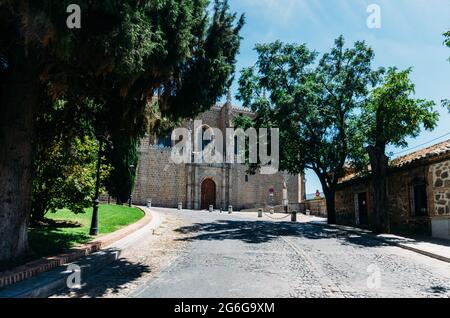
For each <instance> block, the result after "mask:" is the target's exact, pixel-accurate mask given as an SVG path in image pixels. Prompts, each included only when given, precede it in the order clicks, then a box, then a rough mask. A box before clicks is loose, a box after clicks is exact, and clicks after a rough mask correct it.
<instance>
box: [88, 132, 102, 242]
mask: <svg viewBox="0 0 450 318" xmlns="http://www.w3.org/2000/svg"><path fill="white" fill-rule="evenodd" d="M102 148H103V140H102V138H99V144H98V158H97V172H96V180H95V197H94V202H93V203H94V206H93V209H92V221H91V229H90V231H89V234H90V235H98V206H99V203H100V200H99V193H100V166H101V160H102Z"/></svg>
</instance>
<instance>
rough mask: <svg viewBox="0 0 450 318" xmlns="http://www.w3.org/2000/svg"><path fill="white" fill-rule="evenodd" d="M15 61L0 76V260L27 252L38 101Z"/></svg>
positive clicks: (25, 70)
mask: <svg viewBox="0 0 450 318" xmlns="http://www.w3.org/2000/svg"><path fill="white" fill-rule="evenodd" d="M22 58H24V60H22V61H19V60H20V59H22ZM16 59H17V63H14V64H15V65H13V66H12V67H11V69H12V71H9V72H10V73H8V74H3V76H4V78H2V79H1V80H4V82H3V85H2V86H1V87H0V105H1V112H0V113H1V116H0V117H1V119H0V148H1V151H0V261H8V260H10V259H13V258H18V257H21V256H24V255H26V253H27V252H28V216H29V213H30V210H31V190H32V184H31V169H32V166H31V160H32V129H33V120H34V118H33V115H34V113H33V110H34V109H36V108H35V107H36V105H37V102H38V81H37V76H33V74H30V73H31V70H30V68H29V65H27V63H25V62H24V61H25V60H26V57H24V56H23V55H22V54H20V55H19V56H16ZM20 63H22V64H20ZM19 64H20V66H18V65H19Z"/></svg>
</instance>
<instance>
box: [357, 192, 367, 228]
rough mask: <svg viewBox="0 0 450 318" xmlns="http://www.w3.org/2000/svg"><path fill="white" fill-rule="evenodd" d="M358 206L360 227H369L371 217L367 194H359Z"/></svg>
mask: <svg viewBox="0 0 450 318" xmlns="http://www.w3.org/2000/svg"><path fill="white" fill-rule="evenodd" d="M358 205H359V225H362V226H367V225H369V217H368V211H367V193H366V192H364V193H359V194H358Z"/></svg>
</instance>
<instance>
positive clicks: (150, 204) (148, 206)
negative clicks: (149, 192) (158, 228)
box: [147, 199, 152, 208]
mask: <svg viewBox="0 0 450 318" xmlns="http://www.w3.org/2000/svg"><path fill="white" fill-rule="evenodd" d="M151 207H152V199H148V200H147V208H151Z"/></svg>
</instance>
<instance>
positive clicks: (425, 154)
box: [339, 139, 450, 183]
mask: <svg viewBox="0 0 450 318" xmlns="http://www.w3.org/2000/svg"><path fill="white" fill-rule="evenodd" d="M438 156H444V157H446V156H448V158H450V139H449V140H446V141H443V142H440V143H438V144H435V145H432V146H430V147H427V148H423V149H420V150H418V151H415V152H412V153H410V154H407V155H404V156H401V157H398V158H395V159H393V160H391V161H390V162H389V166H390V167H391V168H400V167H405V166H408V165H410V164H413V163H416V162H419V161H427V160H430V159H433V158H436V157H438ZM368 169H369V171H370V170H371V169H370V166H369V167H368ZM358 176H359V174H357V173H355V172H354V171H351V170H349V171H348V173H347V174H345V176H343V177H342V178H341V179H339V183H345V182H347V181H350V180H353V179H356V178H358Z"/></svg>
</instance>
